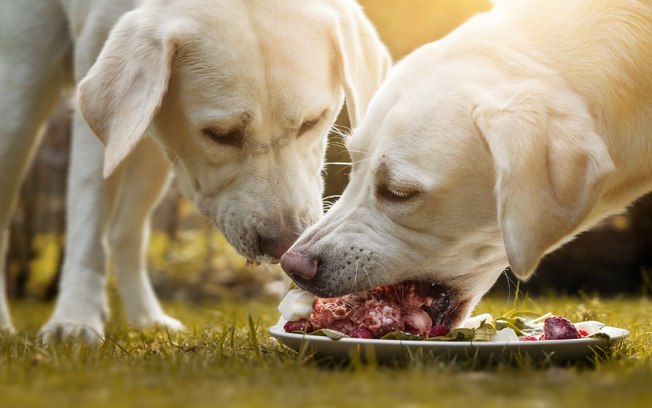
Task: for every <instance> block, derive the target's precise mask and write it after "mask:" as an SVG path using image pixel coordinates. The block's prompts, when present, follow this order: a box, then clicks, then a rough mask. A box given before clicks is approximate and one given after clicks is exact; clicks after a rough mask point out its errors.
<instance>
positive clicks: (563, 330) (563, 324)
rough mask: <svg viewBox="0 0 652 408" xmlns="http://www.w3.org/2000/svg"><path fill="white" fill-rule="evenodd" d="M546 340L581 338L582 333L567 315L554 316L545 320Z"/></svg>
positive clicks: (544, 331) (544, 333) (544, 332)
mask: <svg viewBox="0 0 652 408" xmlns="http://www.w3.org/2000/svg"><path fill="white" fill-rule="evenodd" d="M543 335H544V338H545V340H567V339H579V338H580V337H581V336H580V333H579V332H578V331H577V328H576V327H575V325H573V323H571V321H570V320H568V319H566V318H565V317H560V316H553V317H549V318H547V319H546V320H544V321H543Z"/></svg>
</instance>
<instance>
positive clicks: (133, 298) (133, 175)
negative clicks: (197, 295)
mask: <svg viewBox="0 0 652 408" xmlns="http://www.w3.org/2000/svg"><path fill="white" fill-rule="evenodd" d="M169 176H170V164H169V162H168V161H167V159H166V158H165V157H164V156H163V155H162V153H161V151H160V148H159V147H158V146H157V145H156V144H155V143H154V142H153V141H152V140H151V139H149V138H145V139H144V140H143V141H142V142H140V144H139V145H138V146H137V147H136V149H135V150H134V151H133V152H132V153H131V155H130V156H129V157H128V158H127V159H126V161H125V162H123V163H122V164H121V165H120V167H119V168H118V169H117V171H116V172H114V174H113V175H112V176H111V178H112V179H115V181H116V185H115V186H114V187H115V188H116V193H117V194H115V195H114V200H115V201H114V204H113V211H112V216H111V218H110V221H109V224H108V226H107V228H108V229H107V242H108V244H109V248H110V254H111V259H112V260H113V270H114V271H115V274H116V278H117V284H118V289H119V291H120V295H121V297H122V300H123V302H124V306H125V312H126V314H127V319H128V320H129V323H131V324H132V325H135V326H138V327H146V326H153V325H162V326H165V327H167V328H168V329H170V330H181V329H183V325H182V324H181V322H179V321H178V320H176V319H174V318H172V317H170V316H167V315H166V314H165V313H164V312H163V309H162V307H161V305H160V304H159V302H158V300H157V298H156V295H155V293H154V289H153V288H152V284H151V282H150V279H149V275H148V273H147V267H146V256H145V255H146V248H147V242H148V239H149V233H150V223H149V218H150V215H151V213H152V210H153V209H154V207H155V205H156V204H157V203H158V201H159V198H160V196H161V193H162V192H164V191H165V187H166V185H167V183H168V180H169Z"/></svg>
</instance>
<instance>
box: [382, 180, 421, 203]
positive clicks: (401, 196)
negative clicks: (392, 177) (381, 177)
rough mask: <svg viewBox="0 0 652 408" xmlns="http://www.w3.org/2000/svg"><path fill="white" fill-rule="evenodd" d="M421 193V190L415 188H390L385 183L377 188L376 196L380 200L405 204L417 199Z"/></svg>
mask: <svg viewBox="0 0 652 408" xmlns="http://www.w3.org/2000/svg"><path fill="white" fill-rule="evenodd" d="M420 193H421V190H420V189H418V188H415V187H414V186H407V185H406V186H390V185H389V184H387V183H383V184H380V185H378V187H376V196H377V197H378V198H379V199H383V200H386V201H392V202H403V201H408V200H410V199H412V198H415V197H417V196H418V195H419V194H420Z"/></svg>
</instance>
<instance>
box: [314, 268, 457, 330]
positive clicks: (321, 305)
mask: <svg viewBox="0 0 652 408" xmlns="http://www.w3.org/2000/svg"><path fill="white" fill-rule="evenodd" d="M464 303H465V302H463V301H462V300H461V297H460V296H459V295H458V294H457V292H456V291H455V290H454V289H452V288H451V287H450V286H448V285H444V284H441V283H438V282H432V281H427V280H406V281H402V282H399V283H396V284H391V285H386V286H381V287H377V288H373V289H370V290H366V291H364V292H357V293H351V294H347V295H343V296H340V297H335V298H320V297H318V298H316V299H315V304H314V305H313V309H312V313H311V317H310V324H311V325H312V327H313V328H314V329H322V328H327V329H333V330H339V331H341V332H343V333H345V334H347V335H351V336H353V337H360V333H361V331H362V332H364V333H366V334H365V335H364V336H363V337H367V338H380V337H382V336H384V335H385V334H387V333H389V332H392V331H403V332H408V333H412V334H416V335H419V336H424V337H432V336H436V335H438V334H433V330H439V329H441V328H445V329H446V330H449V329H451V328H454V327H457V326H458V325H459V324H460V323H461V319H462V318H463V315H462V314H463V313H464V310H465V307H464Z"/></svg>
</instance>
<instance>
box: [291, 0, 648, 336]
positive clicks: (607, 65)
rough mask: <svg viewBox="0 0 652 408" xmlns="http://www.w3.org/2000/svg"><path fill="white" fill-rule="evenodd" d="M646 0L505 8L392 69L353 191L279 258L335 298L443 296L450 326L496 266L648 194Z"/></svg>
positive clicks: (302, 281)
mask: <svg viewBox="0 0 652 408" xmlns="http://www.w3.org/2000/svg"><path fill="white" fill-rule="evenodd" d="M650 44H652V2H649V1H631V0H596V1H591V2H586V1H582V0H570V1H569V0H546V1H537V0H527V1H526V0H505V1H496V2H495V3H494V7H493V9H492V10H491V11H489V12H487V13H484V14H480V15H477V16H475V17H473V18H471V19H470V20H469V21H467V22H466V23H465V24H463V25H462V26H460V27H459V28H457V29H456V30H454V31H453V32H451V33H450V34H449V35H447V36H446V37H444V38H443V39H441V40H439V41H436V42H434V43H431V44H427V45H425V46H423V47H422V48H420V49H418V50H416V51H415V52H413V53H412V54H411V55H409V56H408V57H406V58H405V59H404V60H403V61H401V62H400V63H399V64H397V65H396V67H395V68H394V69H393V71H392V73H391V74H390V75H389V77H388V79H387V81H386V82H385V84H384V85H383V86H382V87H381V88H380V90H379V91H378V93H377V94H376V95H375V96H374V98H373V99H372V101H371V104H370V107H369V111H368V113H367V115H366V116H365V118H364V120H363V122H362V124H361V125H360V126H359V127H358V128H357V129H356V130H355V132H354V134H353V135H352V136H351V138H350V140H349V142H348V147H349V150H350V154H351V158H352V163H353V164H352V170H351V178H350V183H349V185H348V186H347V188H346V190H345V192H344V194H343V196H342V197H341V199H340V200H339V202H337V203H336V205H335V206H334V207H333V208H332V209H331V210H330V211H329V212H328V213H327V214H326V216H325V217H324V218H323V219H322V220H320V221H319V222H318V223H317V224H316V225H314V226H312V227H311V228H309V229H308V230H306V231H305V232H304V234H303V235H302V236H301V237H300V238H299V239H298V240H297V242H296V243H295V244H294V245H293V246H292V247H291V248H290V249H289V251H288V252H286V254H285V255H284V256H283V258H282V259H281V265H282V266H283V268H284V270H285V271H286V272H287V273H288V274H289V275H290V276H291V277H292V278H294V279H295V280H296V282H297V283H298V284H299V286H301V287H302V288H304V289H306V290H309V291H311V292H314V293H315V294H317V295H319V296H325V297H332V296H339V295H344V294H348V293H352V292H357V291H364V290H367V289H370V288H372V287H375V286H382V285H391V284H396V283H398V282H401V281H404V280H420V281H425V282H430V283H432V284H433V286H435V287H437V288H438V290H441V289H442V288H444V289H446V291H447V293H448V297H447V299H448V301H446V302H441V304H442V307H441V308H440V309H441V310H439V311H438V313H439V314H440V317H441V321H442V322H443V323H444V324H447V325H449V326H456V325H458V324H459V323H460V322H461V321H462V320H464V319H465V318H466V317H467V316H468V315H469V313H470V311H471V310H472V309H473V307H474V306H475V305H476V304H477V302H478V300H479V299H480V298H481V297H482V296H483V295H484V294H485V293H486V292H487V291H488V290H489V288H490V287H491V286H492V285H493V284H494V282H495V281H496V279H497V278H498V276H499V275H500V274H501V273H502V271H503V270H504V269H505V267H506V266H507V265H509V266H510V267H511V270H512V271H513V273H514V274H515V275H516V276H517V277H519V278H520V279H523V280H525V279H528V278H529V277H530V276H531V275H532V273H533V272H534V270H535V268H536V266H537V265H538V263H539V261H540V259H541V258H542V257H543V256H544V255H545V254H547V253H549V252H551V251H553V250H555V249H556V248H558V247H559V246H561V245H562V244H564V243H565V242H568V241H569V240H571V239H572V238H573V237H574V236H576V235H577V234H578V233H580V232H582V231H584V230H586V229H588V228H590V227H592V226H594V225H595V224H596V223H598V222H599V221H600V220H602V219H603V218H604V217H605V216H607V215H609V214H612V213H614V212H619V211H621V210H622V209H623V208H624V207H625V206H626V205H628V204H629V203H630V202H632V200H634V199H636V198H637V197H639V196H641V195H642V194H644V193H646V192H648V191H650V190H651V189H652V47H650Z"/></svg>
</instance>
